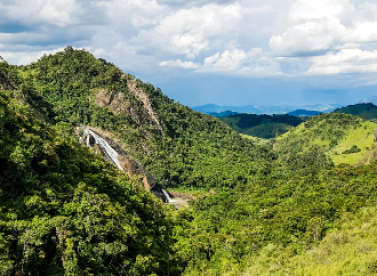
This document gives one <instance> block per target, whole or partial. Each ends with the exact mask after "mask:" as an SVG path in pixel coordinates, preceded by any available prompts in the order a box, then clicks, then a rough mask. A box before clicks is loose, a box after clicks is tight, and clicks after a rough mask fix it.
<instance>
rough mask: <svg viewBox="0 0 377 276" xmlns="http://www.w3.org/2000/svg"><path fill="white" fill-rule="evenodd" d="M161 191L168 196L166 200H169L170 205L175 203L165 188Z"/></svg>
mask: <svg viewBox="0 0 377 276" xmlns="http://www.w3.org/2000/svg"><path fill="white" fill-rule="evenodd" d="M161 190H162V193H163V194H164V195H165V196H166V199H167V200H168V203H172V202H175V200H174V199H171V198H170V196H169V194H168V192H167V191H166V190H165V189H164V188H162V189H161Z"/></svg>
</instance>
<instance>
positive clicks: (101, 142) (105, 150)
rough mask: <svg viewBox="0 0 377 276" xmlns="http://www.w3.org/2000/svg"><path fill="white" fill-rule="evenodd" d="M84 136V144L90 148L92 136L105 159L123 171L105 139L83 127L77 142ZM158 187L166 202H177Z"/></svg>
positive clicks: (116, 155) (116, 154)
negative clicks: (81, 135)
mask: <svg viewBox="0 0 377 276" xmlns="http://www.w3.org/2000/svg"><path fill="white" fill-rule="evenodd" d="M85 138H86V145H87V146H88V147H89V148H90V138H93V139H94V141H95V144H96V145H98V147H99V149H100V151H101V153H102V155H103V156H105V157H106V158H107V159H109V160H111V161H112V162H113V163H114V164H115V165H116V166H117V167H118V168H119V169H120V170H122V171H123V172H124V170H123V168H122V166H121V165H120V162H119V160H118V156H119V154H118V153H117V152H116V151H115V150H114V149H113V148H112V147H111V146H110V145H109V144H108V143H107V142H106V140H105V139H103V138H102V137H100V136H98V135H97V133H95V132H94V131H91V130H90V129H87V128H85V130H84V134H83V137H80V140H79V142H80V143H81V142H82V141H84V139H85ZM95 153H96V154H97V150H96V151H95ZM160 189H161V190H160V191H162V193H163V195H164V196H165V197H166V199H167V201H168V203H173V202H177V201H176V200H174V199H171V198H170V196H169V193H168V192H167V191H166V190H165V189H163V188H160ZM151 192H153V191H151ZM155 194H156V193H155ZM159 194H160V195H161V192H159Z"/></svg>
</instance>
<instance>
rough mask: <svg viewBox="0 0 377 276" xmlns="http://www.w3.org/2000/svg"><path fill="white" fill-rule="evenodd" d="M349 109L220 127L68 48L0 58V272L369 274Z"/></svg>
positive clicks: (364, 137)
mask: <svg viewBox="0 0 377 276" xmlns="http://www.w3.org/2000/svg"><path fill="white" fill-rule="evenodd" d="M331 108H332V107H331ZM368 108H369V109H368ZM354 109H355V108H354V107H352V106H351V107H344V108H343V109H338V110H336V111H334V112H331V113H328V114H321V115H315V116H311V117H309V118H306V119H305V120H302V119H301V118H299V117H295V116H290V115H272V116H270V115H252V114H233V115H231V116H229V117H221V118H216V117H213V116H210V115H208V114H203V113H201V112H198V111H193V110H192V109H191V108H189V107H187V106H184V105H181V104H179V103H177V102H175V101H174V100H172V99H170V98H168V97H167V96H166V95H164V94H163V92H162V91H161V90H160V89H159V88H156V87H154V86H153V85H152V84H149V83H144V82H143V81H141V80H139V79H137V78H136V77H134V76H133V75H130V74H127V73H125V72H122V71H121V70H120V69H119V68H118V67H116V66H115V65H114V64H112V63H110V62H108V61H106V60H104V59H97V58H95V57H94V56H93V55H92V54H91V53H89V52H87V51H84V50H74V49H73V48H72V47H70V46H68V47H66V48H65V49H64V51H61V52H58V53H56V54H54V55H45V56H43V57H41V58H40V59H39V60H38V61H35V62H33V63H31V64H30V65H27V66H22V65H21V66H16V65H10V64H8V63H7V62H6V61H1V62H0V167H1V169H0V275H133V276H144V275H150V276H152V275H153V276H156V275H161V276H164V275H177V276H178V275H182V276H189V275H190V276H194V275H195V276H196V275H208V276H215V275H216V276H217V275H218V276H220V275H228V276H231V275H242V276H246V275H271V276H272V275H289V276H291V275H297V276H299V275H313V276H314V275H316V276H317V275H318V276H319V275H350V276H351V275H377V270H376V262H375V259H374V256H375V251H376V248H377V241H376V239H375V237H374V234H375V233H374V232H375V230H374V228H375V227H374V226H375V222H376V221H377V216H376V214H375V213H376V212H375V205H376V202H377V176H376V171H377V162H376V161H375V160H376V159H377V154H376V152H377V151H376V144H375V142H374V132H375V130H376V128H377V123H375V122H373V119H374V117H373V116H374V115H370V114H372V111H373V112H374V109H375V108H374V106H371V105H366V104H364V105H362V106H359V107H358V108H357V112H356V111H355V110H354ZM361 109H362V111H360V110H361ZM367 111H370V113H367ZM350 113H351V114H350ZM373 114H374V113H373ZM356 115H360V116H356ZM363 116H364V117H363ZM261 125H267V126H268V127H267V128H264V129H261V127H260V126H261ZM232 128H233V129H232ZM276 133H278V135H276ZM247 134H252V136H253V135H255V136H258V135H259V136H261V137H262V138H256V137H252V136H250V135H247Z"/></svg>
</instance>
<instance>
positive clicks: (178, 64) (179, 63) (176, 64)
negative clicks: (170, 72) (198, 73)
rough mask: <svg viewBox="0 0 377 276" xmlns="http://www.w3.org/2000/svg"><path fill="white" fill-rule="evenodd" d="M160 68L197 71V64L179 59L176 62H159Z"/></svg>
mask: <svg viewBox="0 0 377 276" xmlns="http://www.w3.org/2000/svg"><path fill="white" fill-rule="evenodd" d="M159 65H160V66H168V67H178V68H184V69H197V68H199V66H200V65H199V64H197V63H194V62H192V61H184V62H183V61H181V60H180V59H177V60H167V61H163V62H160V64H159Z"/></svg>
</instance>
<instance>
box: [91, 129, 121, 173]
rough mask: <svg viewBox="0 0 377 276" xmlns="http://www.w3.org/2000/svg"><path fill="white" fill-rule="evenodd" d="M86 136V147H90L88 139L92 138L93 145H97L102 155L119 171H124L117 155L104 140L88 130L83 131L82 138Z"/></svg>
mask: <svg viewBox="0 0 377 276" xmlns="http://www.w3.org/2000/svg"><path fill="white" fill-rule="evenodd" d="M85 136H86V145H87V146H88V147H90V137H93V138H94V140H95V143H96V144H97V145H98V147H99V149H100V150H101V152H102V154H103V155H104V156H106V157H107V158H108V159H110V160H111V161H112V162H113V163H114V164H115V165H116V166H117V167H118V168H119V169H120V170H122V171H124V170H123V168H122V166H121V165H120V163H119V160H118V155H119V154H118V153H117V152H116V151H115V150H114V149H113V148H112V147H111V146H110V145H109V144H108V143H107V142H106V140H105V139H103V138H102V137H100V136H98V135H97V134H96V133H95V132H93V131H91V130H90V129H87V128H86V129H85V131H84V137H85Z"/></svg>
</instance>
